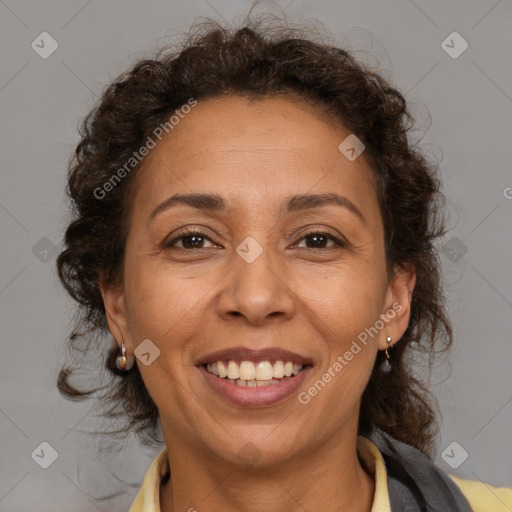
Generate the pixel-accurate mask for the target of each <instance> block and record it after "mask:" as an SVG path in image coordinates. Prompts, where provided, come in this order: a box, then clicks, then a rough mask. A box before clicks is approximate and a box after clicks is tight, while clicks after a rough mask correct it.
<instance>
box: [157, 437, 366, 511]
mask: <svg viewBox="0 0 512 512" xmlns="http://www.w3.org/2000/svg"><path fill="white" fill-rule="evenodd" d="M335 437H336V439H334V438H333V439H331V440H330V441H328V442H327V443H325V444H324V445H323V446H320V447H319V446H316V447H315V449H314V452H313V451H311V452H308V453H307V454H306V453H304V454H301V455H296V456H294V457H293V458H292V459H288V460H287V461H286V462H284V463H282V464H279V465H272V466H267V467H264V468H257V469H254V468H240V467H237V466H232V465H229V464H226V463H225V462H223V461H219V460H218V459H216V460H215V458H214V457H212V458H208V457H205V452H204V449H203V450H198V451H197V453H190V451H189V453H188V454H187V455H185V453H184V452H186V451H187V450H184V447H183V446H181V447H180V446H179V443H177V444H176V446H173V443H171V444H167V443H166V444H167V446H168V454H171V456H170V460H169V462H170V468H171V476H170V479H169V480H168V481H167V482H166V483H165V484H162V486H161V489H160V510H161V512H177V511H178V510H187V511H188V510H190V511H191V512H192V511H194V510H197V511H198V512H210V511H218V510H228V511H231V510H243V511H244V512H298V511H302V512H303V511H304V510H322V511H323V512H335V511H339V510H344V511H349V512H370V511H371V509H372V504H373V498H374V494H375V482H374V479H373V477H372V476H371V475H370V474H369V473H368V472H367V471H366V470H365V468H364V467H363V466H362V465H361V462H360V460H359V458H358V455H357V451H356V439H357V434H355V435H353V436H346V435H340V436H335Z"/></svg>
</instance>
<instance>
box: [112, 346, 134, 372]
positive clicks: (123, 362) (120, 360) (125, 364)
mask: <svg viewBox="0 0 512 512" xmlns="http://www.w3.org/2000/svg"><path fill="white" fill-rule="evenodd" d="M134 362H135V360H134V359H133V357H126V347H125V346H124V340H121V354H118V355H117V357H116V368H117V369H118V370H121V371H123V372H128V371H130V370H131V369H132V367H133V363H134Z"/></svg>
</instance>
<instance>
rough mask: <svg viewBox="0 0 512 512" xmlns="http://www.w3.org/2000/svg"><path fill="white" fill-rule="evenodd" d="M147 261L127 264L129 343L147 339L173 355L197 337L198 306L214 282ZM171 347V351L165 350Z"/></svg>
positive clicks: (209, 277) (201, 313) (201, 315)
mask: <svg viewBox="0 0 512 512" xmlns="http://www.w3.org/2000/svg"><path fill="white" fill-rule="evenodd" d="M150 260H151V258H144V259H142V258H141V259H137V260H135V261H134V262H133V264H128V265H127V271H126V278H125V293H126V296H127V300H128V308H127V309H128V316H129V323H130V332H131V334H132V340H133V343H134V345H135V346H136V345H137V344H138V343H140V342H141V341H142V340H144V339H146V338H149V339H150V340H152V341H153V342H154V343H155V344H156V345H157V346H159V347H160V349H161V352H162V354H164V353H165V354H167V353H173V354H174V355H175V354H176V350H177V349H178V348H180V347H181V345H182V344H184V343H186V342H187V340H190V339H194V338H197V337H198V336H199V334H197V333H200V331H201V329H202V328H203V327H204V325H203V324H204V306H202V305H203V304H205V301H207V300H208V291H209V290H211V289H212V287H213V285H214V284H215V280H214V279H213V278H212V275H211V273H210V275H208V274H204V275H203V276H191V275H190V274H183V272H182V273H180V271H179V270H176V269H173V268H170V266H169V264H167V263H165V262H164V263H162V262H161V261H160V262H156V261H155V262H152V261H150ZM155 260H156V258H155ZM192 277H193V278H192ZM201 319H203V320H201ZM201 322H203V324H202V323H201ZM171 347H172V349H173V350H169V349H170V348H171ZM176 360H177V358H176V357H174V362H176Z"/></svg>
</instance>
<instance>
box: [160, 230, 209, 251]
mask: <svg viewBox="0 0 512 512" xmlns="http://www.w3.org/2000/svg"><path fill="white" fill-rule="evenodd" d="M205 240H208V241H210V242H211V240H210V239H209V238H208V237H207V236H206V235H205V234H204V233H202V232H201V231H195V230H186V231H182V232H181V233H179V234H178V236H176V237H175V238H173V239H172V240H170V241H169V242H166V243H165V245H164V248H165V249H170V248H175V247H177V248H178V249H207V247H203V244H204V241H205ZM180 241H181V247H180V246H179V245H176V244H177V242H180Z"/></svg>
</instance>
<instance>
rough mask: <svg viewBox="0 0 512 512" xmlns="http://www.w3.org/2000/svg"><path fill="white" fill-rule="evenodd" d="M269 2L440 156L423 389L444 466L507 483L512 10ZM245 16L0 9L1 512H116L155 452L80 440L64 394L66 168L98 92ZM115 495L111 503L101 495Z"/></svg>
mask: <svg viewBox="0 0 512 512" xmlns="http://www.w3.org/2000/svg"><path fill="white" fill-rule="evenodd" d="M279 6H280V7H281V8H282V9H283V10H284V11H285V13H286V15H287V16H289V18H290V20H292V21H295V20H300V19H309V18H317V19H318V20H320V21H321V22H323V23H325V24H326V25H327V27H328V29H329V30H330V31H332V32H333V33H334V35H335V36H336V37H337V39H338V41H339V43H340V44H345V45H346V46H348V48H349V49H353V50H356V54H357V55H358V56H359V57H360V58H362V59H363V60H365V59H366V60H367V61H368V62H370V63H372V62H373V63H377V64H379V66H380V68H381V69H382V71H383V72H384V73H385V74H386V75H387V76H388V77H389V78H390V79H391V80H392V81H393V82H394V83H395V84H396V85H397V86H398V87H399V88H400V89H401V90H402V91H403V92H404V93H406V96H407V98H408V100H409V101H410V102H411V106H412V109H413V111H414V112H415V113H416V114H417V115H418V117H419V120H420V121H421V123H420V127H421V129H420V130H419V131H418V132H417V134H416V136H417V138H418V139H421V138H422V137H423V139H422V145H423V147H424V149H425V150H426V151H428V152H430V153H431V154H432V155H434V156H435V157H437V158H438V159H439V160H441V159H442V162H441V169H442V174H443V179H444V186H445V192H446V194H447V196H448V206H449V211H450V214H451V223H452V226H453V230H452V231H451V232H450V234H449V235H448V236H447V237H446V239H445V240H444V241H443V243H442V244H441V246H440V249H441V251H442V260H443V265H444V274H445V278H446V286H447V295H448V299H449V305H450V312H451V315H452V319H453V323H454V328H455V344H454V348H453V353H452V355H451V356H450V358H448V359H447V361H446V363H445V364H444V365H441V366H439V367H438V368H437V369H436V372H435V374H434V377H433V379H432V386H433V389H434V391H435V392H436V394H437V396H438V399H439V403H440V408H441V412H442V429H441V434H440V437H439V440H438V454H437V457H436V463H437V464H439V466H440V467H442V468H443V469H444V470H445V471H449V472H451V473H452V474H456V475H458V476H461V477H464V478H471V479H475V480H483V481H486V482H489V483H491V484H493V485H495V486H512V462H511V461H512V443H511V442H510V432H511V428H510V425H511V423H512V404H511V402H512V372H511V361H512V357H511V356H512V343H511V335H510V333H511V331H512V321H511V319H512V272H511V266H510V261H511V254H512V237H511V236H510V224H511V222H510V220H511V210H512V200H511V197H512V189H510V187H512V175H511V173H510V162H511V156H512V155H511V146H512V144H511V141H512V133H511V132H512V126H511V122H510V119H511V117H510V115H511V112H512V67H511V66H510V60H509V58H510V48H511V39H512V30H510V22H511V19H512V3H511V2H510V1H505V0H501V1H495V0H493V1H475V0H471V1H462V0H459V1H450V2H442V1H430V2H429V1H426V0H415V1H414V2H413V1H411V0H394V1H391V0H387V1H380V2H370V1H369V0H365V1H359V0H342V1H337V2H328V1H326V0H322V1H313V0H291V1H290V0H283V1H281V2H279ZM248 7H249V2H243V1H240V2H235V1H233V0H192V1H188V2H177V1H174V0H173V1H164V0H151V1H147V2H136V1H133V0H130V1H124V2H122V1H120V0H116V1H113V0H110V1H102V2H100V1H99V0H90V1H87V0H73V1H67V2H64V1H62V0H61V1H45V2H40V1H35V0H34V1H14V0H5V1H3V0H0V48H1V52H2V54H1V55H2V61H1V70H2V72H1V78H0V109H1V110H0V118H1V120H2V122H1V154H2V160H1V183H2V186H1V189H0V224H1V230H2V244H1V249H0V253H1V262H2V264H1V269H0V308H1V309H0V310H1V326H2V338H1V343H2V345H1V347H2V357H1V358H0V379H1V383H2V385H1V389H0V432H1V437H0V460H1V474H0V510H2V511H15V510H16V511H18V510H19V511H21V510H23V511H36V510H37V511H47V510H66V511H68V512H73V511H94V510H103V511H106V510H111V511H121V510H126V509H128V507H129V505H130V504H131V502H132V499H133V497H134V495H135V494H136V492H137V490H138V488H139V485H140V483H141V481H142V478H143V476H144V473H145V471H146V469H147V467H148V466H149V464H150V462H151V461H152V459H153V457H154V456H155V455H156V453H157V452H158V451H159V450H160V447H157V448H154V449H149V448H141V447H140V446H139V445H138V444H137V443H136V441H135V440H134V439H129V440H128V442H127V443H126V445H125V446H124V447H122V449H121V451H120V452H119V453H118V452H113V451H112V450H109V447H108V444H106V439H103V438H102V437H101V436H91V435H89V434H87V433H86V431H87V430H91V429H92V428H97V427H99V428H101V426H102V425H101V423H98V422H97V421H96V420H94V413H95V409H94V408H92V407H93V403H91V402H85V403H81V404H75V403H72V402H68V401H66V400H65V399H64V398H62V397H61V396H60V395H59V394H58V392H57V390H56V386H55V380H56V375H57V371H58V369H59V367H60V364H61V363H62V361H63V360H64V352H63V347H64V342H65V338H66V335H67V333H68V332H69V330H70V327H71V319H72V310H73V309H72V304H71V301H70V299H68V297H67V296H66V294H65V292H64V290H63V289H62V288H61V287H60V285H59V282H58V279H57V277H56V274H55V256H56V254H55V252H56V250H57V247H58V246H59V245H60V241H61V238H62V233H63V230H64V228H65V225H66V215H67V210H66V203H65V200H64V187H65V173H66V165H67V160H68V158H69V157H70V155H71V153H72V151H73V150H74V147H75V145H76V143H77V142H78V134H77V130H76V128H77V125H78V121H79V120H80V119H81V118H82V117H83V116H84V115H85V114H86V112H87V111H88V110H89V109H90V108H91V107H92V106H93V104H94V102H95V101H96V98H97V97H98V96H99V95H100V94H101V92H102V89H103V87H104V85H105V84H107V83H109V82H110V81H111V80H112V79H114V78H115V77H116V76H117V75H118V73H120V72H121V71H123V70H125V69H126V68H127V67H128V66H129V65H131V64H133V63H134V62H135V61H136V60H138V59H140V58H142V57H146V56H150V55H151V54H152V52H153V51H154V50H155V49H156V48H157V47H158V46H159V45H160V44H162V43H164V42H169V41H170V40H171V39H170V38H171V37H172V36H173V34H175V33H176V32H182V31H184V30H186V28H187V27H188V26H189V25H190V24H191V23H192V21H193V20H194V18H196V17H198V16H209V17H212V18H214V19H219V20H220V19H222V18H225V19H231V20H239V19H241V18H243V16H244V15H245V14H246V13H247V11H248ZM265 10H268V11H271V12H278V8H277V4H263V6H261V7H260V8H259V9H258V11H259V12H261V11H265ZM43 31H47V32H49V33H50V34H51V36H52V37H53V38H54V39H55V40H56V41H57V42H58V45H59V46H58V49H57V50H56V51H55V53H53V54H52V55H51V56H50V57H48V58H47V59H43V58H41V57H40V56H39V55H38V54H37V53H36V51H34V50H33V49H32V48H31V43H32V41H34V40H36V38H37V37H38V36H39V34H41V33H42V32H43ZM453 31H457V32H458V33H459V34H460V35H461V36H462V37H463V38H464V39H465V40H466V41H467V42H468V44H469V47H468V49H467V50H466V51H465V52H464V53H462V55H460V56H459V57H458V58H452V57H451V56H450V55H448V54H447V53H446V52H445V50H444V49H443V48H442V46H441V43H442V41H444V40H445V39H446V38H447V36H448V35H449V34H451V33H452V32H453ZM449 41H450V40H449ZM36 42H37V41H36ZM448 44H449V45H451V46H454V49H455V50H457V49H459V48H460V42H458V41H454V42H453V43H452V42H449V43H448ZM46 48H48V46H46ZM359 50H360V51H359ZM368 50H369V51H370V52H371V55H370V56H367V55H366V52H367V51H368ZM428 113H430V117H431V123H430V121H429V117H428ZM429 123H430V124H429ZM44 441H45V442H48V443H49V444H50V445H51V446H52V447H54V449H55V450H56V451H57V452H58V458H57V459H56V460H55V462H54V463H53V464H52V465H51V466H50V467H49V468H48V469H46V470H45V469H42V468H41V467H39V465H38V464H36V462H35V460H34V459H33V458H32V457H31V453H32V452H33V451H34V450H35V449H36V448H38V446H39V445H40V443H41V442H44ZM453 442H456V443H458V445H460V446H458V445H452V446H451V447H450V445H451V443H453ZM446 448H448V451H447V454H448V456H445V457H443V456H442V453H443V450H445V449H446ZM462 449H464V450H465V451H466V452H467V453H468V458H467V459H466V460H465V461H464V462H462V463H461V464H460V465H459V466H458V467H457V468H452V467H451V466H450V465H449V464H448V463H447V460H449V461H450V462H451V464H452V465H454V464H455V463H456V462H457V461H458V463H460V461H461V460H462V458H463V455H464V452H463V451H462ZM48 453H49V452H48V450H47V451H46V455H45V457H48ZM445 459H446V460H445ZM454 461H455V462H454ZM125 482H129V483H131V484H133V485H132V486H131V487H130V486H128V485H127V484H126V483H125ZM112 492H119V493H121V494H120V495H119V496H118V497H117V498H115V499H112V500H110V501H105V500H103V501H101V500H96V499H95V498H98V497H101V496H104V495H108V494H109V493H112ZM511 510H512V508H511Z"/></svg>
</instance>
